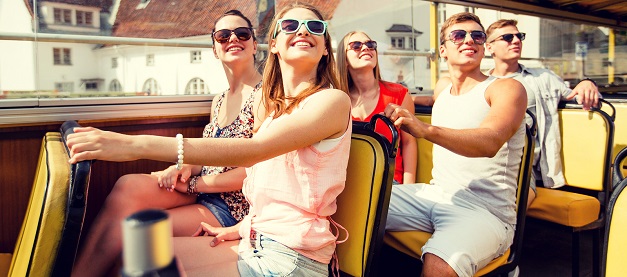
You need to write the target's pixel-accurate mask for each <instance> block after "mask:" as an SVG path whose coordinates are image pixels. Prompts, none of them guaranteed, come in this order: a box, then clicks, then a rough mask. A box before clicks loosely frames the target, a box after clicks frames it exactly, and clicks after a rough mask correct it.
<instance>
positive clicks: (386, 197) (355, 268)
mask: <svg viewBox="0 0 627 277" xmlns="http://www.w3.org/2000/svg"><path fill="white" fill-rule="evenodd" d="M377 119H380V120H384V121H385V122H386V123H387V124H388V126H390V128H391V130H393V131H392V132H393V134H396V135H395V136H393V137H394V138H395V139H394V141H393V142H392V144H390V142H389V141H388V140H387V139H386V138H385V137H383V136H381V135H379V134H377V133H376V132H374V125H375V124H374V121H376V120H377ZM393 145H396V146H393ZM396 147H398V133H397V131H396V129H395V128H394V127H393V125H392V122H390V121H389V120H388V119H387V118H385V117H383V118H381V117H379V116H376V117H373V120H372V121H371V123H370V124H366V125H365V126H364V125H359V124H353V133H352V138H351V150H350V157H349V160H348V168H347V175H346V187H345V188H344V191H343V192H342V193H341V194H340V195H339V196H338V199H337V206H338V207H337V212H336V213H335V214H334V215H333V220H335V221H336V222H338V223H339V224H340V225H342V226H343V227H344V228H346V230H348V233H349V237H348V240H346V241H345V242H343V243H341V244H339V245H338V246H337V249H336V251H337V255H338V259H339V266H340V271H341V272H343V273H345V274H349V275H351V276H369V275H372V274H374V272H376V271H375V269H374V266H375V265H376V263H374V260H375V256H376V255H377V254H379V253H380V249H381V246H382V243H383V235H384V233H385V221H386V218H387V208H388V204H389V201H390V193H391V190H392V180H393V178H394V166H395V164H394V159H395V157H396Z"/></svg>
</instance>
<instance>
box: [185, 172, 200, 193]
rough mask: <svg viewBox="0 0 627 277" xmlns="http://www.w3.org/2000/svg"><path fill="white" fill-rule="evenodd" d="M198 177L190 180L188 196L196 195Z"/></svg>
mask: <svg viewBox="0 0 627 277" xmlns="http://www.w3.org/2000/svg"><path fill="white" fill-rule="evenodd" d="M198 177H200V176H194V177H192V178H191V179H190V180H189V186H187V194H190V195H191V194H196V193H197V192H196V184H198Z"/></svg>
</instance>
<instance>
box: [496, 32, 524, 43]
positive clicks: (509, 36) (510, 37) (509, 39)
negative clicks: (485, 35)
mask: <svg viewBox="0 0 627 277" xmlns="http://www.w3.org/2000/svg"><path fill="white" fill-rule="evenodd" d="M526 35H527V34H525V33H517V34H502V35H500V36H498V37H496V38H495V39H493V40H492V41H490V43H493V42H495V41H497V40H503V41H505V42H508V43H509V42H512V40H514V36H516V37H517V38H518V39H519V40H520V41H523V40H525V36H526Z"/></svg>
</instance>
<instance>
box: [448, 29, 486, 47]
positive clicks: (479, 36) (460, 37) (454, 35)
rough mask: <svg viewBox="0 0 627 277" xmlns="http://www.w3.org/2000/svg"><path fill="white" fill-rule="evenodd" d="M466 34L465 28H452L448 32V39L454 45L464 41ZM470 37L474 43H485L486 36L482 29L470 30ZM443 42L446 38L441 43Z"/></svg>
mask: <svg viewBox="0 0 627 277" xmlns="http://www.w3.org/2000/svg"><path fill="white" fill-rule="evenodd" d="M467 34H468V32H467V31H466V30H454V31H451V33H449V35H448V40H450V41H451V42H453V43H454V44H455V45H460V44H462V43H464V40H466V35H467ZM470 38H471V39H472V41H474V42H475V44H479V45H481V44H484V43H485V40H486V38H487V36H486V34H485V32H484V31H470ZM444 42H446V40H444V41H442V43H441V44H444Z"/></svg>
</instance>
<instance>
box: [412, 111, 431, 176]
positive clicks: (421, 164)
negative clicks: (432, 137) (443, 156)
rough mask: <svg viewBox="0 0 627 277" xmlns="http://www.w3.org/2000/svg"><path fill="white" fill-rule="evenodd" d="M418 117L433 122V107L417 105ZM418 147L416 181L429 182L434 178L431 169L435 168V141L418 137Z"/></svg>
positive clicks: (425, 121)
mask: <svg viewBox="0 0 627 277" xmlns="http://www.w3.org/2000/svg"><path fill="white" fill-rule="evenodd" d="M415 115H416V118H418V120H420V121H422V122H424V123H427V124H431V107H423V106H420V108H418V106H416V113H415ZM416 144H417V146H418V147H417V148H418V155H417V157H418V162H417V164H418V168H416V182H417V183H425V184H428V183H429V182H431V179H433V176H431V169H433V143H432V142H430V141H428V140H426V139H424V138H418V139H416Z"/></svg>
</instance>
